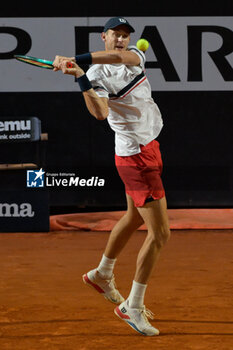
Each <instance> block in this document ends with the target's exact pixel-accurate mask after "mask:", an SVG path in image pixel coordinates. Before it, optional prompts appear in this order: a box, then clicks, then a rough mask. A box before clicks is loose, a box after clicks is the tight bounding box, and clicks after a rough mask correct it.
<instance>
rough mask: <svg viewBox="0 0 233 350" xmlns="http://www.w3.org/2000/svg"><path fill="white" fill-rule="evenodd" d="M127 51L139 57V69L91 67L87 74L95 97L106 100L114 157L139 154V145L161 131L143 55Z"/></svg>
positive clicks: (130, 48)
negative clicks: (95, 94) (112, 132)
mask: <svg viewBox="0 0 233 350" xmlns="http://www.w3.org/2000/svg"><path fill="white" fill-rule="evenodd" d="M128 50H131V51H134V52H135V53H136V54H137V55H138V56H139V57H140V65H139V66H126V65H124V64H95V65H92V66H91V67H90V68H89V70H88V71H87V76H88V79H89V80H90V81H91V84H92V86H93V89H94V90H95V92H96V93H97V95H98V96H99V97H107V98H108V99H109V115H108V117H107V120H108V123H109V125H110V127H111V128H112V130H113V131H114V132H115V153H116V154H117V155H118V156H130V155H133V154H137V153H140V152H141V150H140V145H147V144H148V143H149V142H151V141H152V140H153V139H155V138H156V137H157V136H158V135H159V133H160V131H161V129H162V127H163V121H162V117H161V113H160V110H159V108H158V106H157V104H156V103H155V102H154V100H153V98H152V97H151V87H150V84H149V82H148V79H147V77H146V75H145V55H144V53H143V52H142V51H140V50H138V49H137V47H136V46H130V47H128Z"/></svg>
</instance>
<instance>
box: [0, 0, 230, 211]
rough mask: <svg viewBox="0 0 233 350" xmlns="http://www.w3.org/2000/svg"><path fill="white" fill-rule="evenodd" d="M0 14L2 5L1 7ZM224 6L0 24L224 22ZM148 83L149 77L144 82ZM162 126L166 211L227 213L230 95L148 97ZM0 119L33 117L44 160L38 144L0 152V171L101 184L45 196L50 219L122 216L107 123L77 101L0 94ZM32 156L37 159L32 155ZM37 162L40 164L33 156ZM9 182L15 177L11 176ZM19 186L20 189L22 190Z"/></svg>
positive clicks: (130, 7) (88, 12)
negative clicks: (43, 137) (18, 167)
mask: <svg viewBox="0 0 233 350" xmlns="http://www.w3.org/2000/svg"><path fill="white" fill-rule="evenodd" d="M1 6H3V5H1ZM232 14H233V4H232V1H221V3H215V2H211V1H207V2H203V1H196V2H195V3H194V2H188V3H187V2H186V3H185V4H183V2H179V1H173V2H171V3H169V2H164V1H163V2H162V1H156V2H154V3H153V2H152V3H151V2H147V1H134V2H132V3H131V2H129V3H124V4H123V3H121V4H120V3H118V4H117V3H116V2H111V4H109V5H107V3H101V5H100V3H97V2H88V3H87V2H85V3H84V2H83V3H82V4H80V2H77V1H69V6H67V7H64V6H61V7H60V6H52V5H49V6H46V7H40V6H39V7H38V6H36V7H35V4H30V3H27V2H24V3H22V2H17V3H16V4H15V5H14V6H11V7H10V6H9V8H8V6H7V5H5V6H4V8H2V9H1V17H76V16H77V17H80V16H85V17H86V16H95V17H96V16H101V17H102V16H108V17H112V16H117V15H121V16H125V17H127V16H150V17H151V16H231V15H232ZM148 78H149V79H150V77H148ZM153 97H154V99H155V101H156V103H157V104H158V106H159V108H160V110H161V112H162V115H163V120H164V125H165V126H164V128H163V130H162V132H161V134H160V136H159V138H158V141H159V142H160V145H161V151H162V156H163V162H164V171H163V182H164V186H165V189H166V193H167V199H168V207H169V208H206V207H208V208H213V207H232V205H233V155H232V154H233V152H232V129H233V128H232V127H233V113H232V111H233V98H232V92H230V91H228V92H223V91H221V92H219V91H204V92H203V91H201V92H198V91H196V92H184V91H182V92H167V91H166V92H153ZM0 105H1V110H0V118H1V117H8V116H10V117H15V118H16V117H20V116H23V117H24V116H36V117H38V118H39V119H40V120H41V122H42V132H47V133H48V135H49V140H48V142H47V143H46V157H45V159H44V157H43V149H42V150H40V146H41V145H40V144H39V145H38V144H37V145H36V144H35V143H30V144H17V147H16V146H15V144H14V145H13V144H1V153H0V163H4V162H8V163H11V162H14V161H19V162H27V161H30V162H33V161H35V162H36V161H37V162H38V159H39V161H40V162H41V164H42V165H43V166H44V167H45V170H46V171H50V172H56V171H59V170H61V171H62V172H72V171H76V173H78V174H84V175H85V174H93V175H97V176H99V177H101V175H102V177H104V178H106V186H105V187H104V189H103V188H101V189H96V190H93V189H89V190H85V191H84V190H80V189H75V188H71V189H57V188H52V189H49V198H50V199H49V205H50V212H51V214H54V213H65V212H75V211H94V210H119V209H124V208H125V195H124V188H123V185H122V183H121V181H120V179H119V178H118V175H117V173H116V170H115V167H114V134H113V132H112V131H111V130H110V128H109V126H108V123H107V121H96V120H95V119H94V118H93V117H91V116H90V115H89V113H88V112H87V110H86V108H85V105H84V102H83V98H82V95H81V93H79V92H76V93H70V92H69V93H65V92H64V93H63V92H58V93H57V92H56V93H51V92H46V93H45V92H44V93H1V94H0ZM38 148H39V153H38ZM41 154H42V156H41ZM16 175H17V176H16ZM0 176H1V184H0V186H2V187H9V188H11V189H13V188H14V187H15V188H17V187H18V186H20V184H21V185H22V179H23V177H24V176H25V171H24V173H22V171H21V172H20V171H18V172H16V171H14V172H11V171H4V172H1V173H0ZM23 186H25V184H24V183H23Z"/></svg>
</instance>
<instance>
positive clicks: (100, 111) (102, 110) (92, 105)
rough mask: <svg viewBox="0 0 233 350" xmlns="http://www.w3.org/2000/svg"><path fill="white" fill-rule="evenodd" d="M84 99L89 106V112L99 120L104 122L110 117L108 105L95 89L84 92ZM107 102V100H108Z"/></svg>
mask: <svg viewBox="0 0 233 350" xmlns="http://www.w3.org/2000/svg"><path fill="white" fill-rule="evenodd" d="M83 97H84V100H85V103H86V106H87V109H88V111H89V112H90V113H91V115H93V117H95V118H96V119H97V120H104V119H106V118H107V116H108V113H109V111H108V104H107V102H106V101H105V100H104V99H103V98H100V97H99V96H98V95H97V94H96V93H95V91H94V90H93V89H90V90H88V91H84V92H83ZM106 100H107V99H106Z"/></svg>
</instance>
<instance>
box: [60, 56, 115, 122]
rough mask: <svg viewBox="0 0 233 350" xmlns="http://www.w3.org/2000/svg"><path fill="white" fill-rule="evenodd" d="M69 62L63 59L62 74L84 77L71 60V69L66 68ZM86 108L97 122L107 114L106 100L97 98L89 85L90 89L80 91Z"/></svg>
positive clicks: (83, 73) (81, 70)
mask: <svg viewBox="0 0 233 350" xmlns="http://www.w3.org/2000/svg"><path fill="white" fill-rule="evenodd" d="M69 61H71V58H65V57H63V60H62V63H61V65H60V69H61V70H62V72H63V73H64V74H70V75H73V76H75V77H76V78H81V77H83V76H85V72H84V71H83V69H82V68H81V67H79V65H77V63H75V62H74V61H73V60H72V64H73V67H72V68H67V65H66V64H67V62H69ZM82 94H83V97H84V100H85V103H86V106H87V109H88V111H89V112H90V114H91V115H92V116H93V117H95V118H96V119H97V120H104V119H106V118H107V116H108V114H109V109H108V98H105V97H99V96H98V95H97V93H96V92H95V91H94V89H93V88H92V87H91V85H90V89H88V90H86V91H82Z"/></svg>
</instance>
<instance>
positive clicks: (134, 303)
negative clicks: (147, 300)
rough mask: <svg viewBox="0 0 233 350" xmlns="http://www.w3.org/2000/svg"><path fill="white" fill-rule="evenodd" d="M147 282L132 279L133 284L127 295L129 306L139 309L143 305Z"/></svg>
mask: <svg viewBox="0 0 233 350" xmlns="http://www.w3.org/2000/svg"><path fill="white" fill-rule="evenodd" d="M146 287H147V284H142V283H138V282H135V281H133V285H132V288H131V291H130V294H129V297H128V302H129V307H132V308H135V309H140V308H142V307H143V305H144V296H145V291H146Z"/></svg>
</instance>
